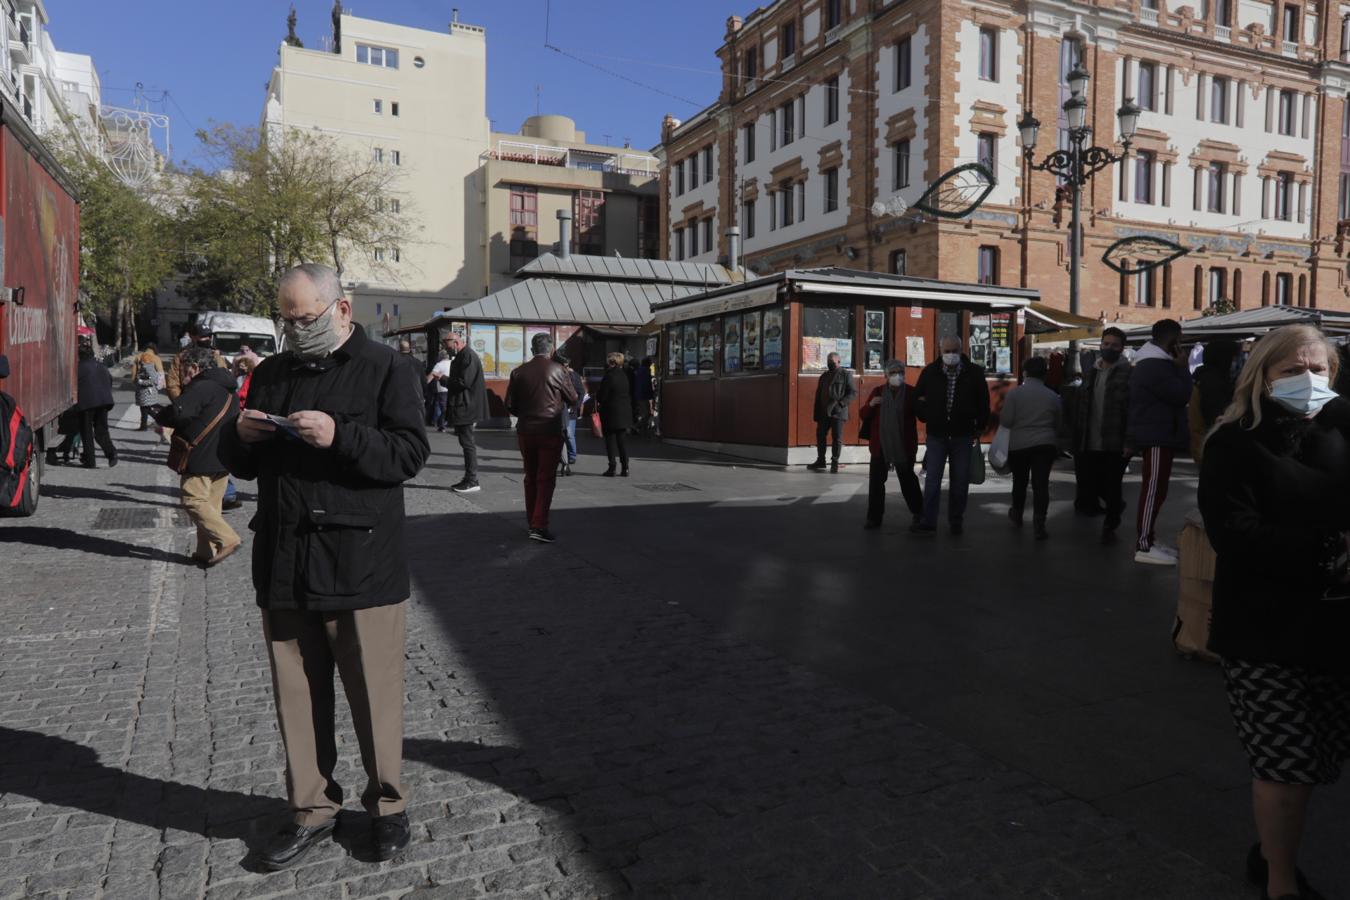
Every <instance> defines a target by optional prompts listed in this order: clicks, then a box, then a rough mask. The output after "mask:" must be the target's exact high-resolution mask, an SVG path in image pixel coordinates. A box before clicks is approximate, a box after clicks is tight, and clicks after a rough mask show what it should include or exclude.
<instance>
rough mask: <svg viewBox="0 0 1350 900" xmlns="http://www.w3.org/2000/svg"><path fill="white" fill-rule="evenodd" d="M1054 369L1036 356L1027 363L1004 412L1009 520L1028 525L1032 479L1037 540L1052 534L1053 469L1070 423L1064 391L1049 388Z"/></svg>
mask: <svg viewBox="0 0 1350 900" xmlns="http://www.w3.org/2000/svg"><path fill="white" fill-rule="evenodd" d="M1047 369H1048V366H1047V365H1046V362H1045V359H1044V358H1042V357H1039V356H1033V357H1032V358H1031V359H1029V360H1027V361H1026V364H1025V365H1023V366H1022V375H1023V377H1024V381H1023V383H1022V384H1021V385H1019V386H1018V387H1015V388H1013V389H1012V390H1011V391H1009V392H1008V396H1007V397H1005V398H1004V400H1003V411H1002V412H1001V413H999V430H1000V431H1002V430H1004V429H1007V432H1008V434H1007V440H1008V461H1007V465H1008V468H1009V469H1011V470H1012V476H1013V489H1012V506H1011V507H1010V508H1009V509H1008V518H1009V519H1011V520H1012V523H1013V525H1015V526H1017V527H1018V528H1021V527H1022V516H1023V509H1024V508H1025V507H1026V502H1027V482H1028V481H1030V482H1031V492H1032V501H1031V502H1032V512H1031V524H1032V527H1033V528H1034V529H1035V531H1036V540H1038V541H1043V540H1045V539H1046V538H1048V537H1049V536H1050V533H1049V532H1048V531H1047V530H1046V527H1045V519H1046V515H1047V513H1048V512H1049V509H1050V469H1051V468H1052V467H1053V466H1054V464H1055V457H1056V456H1058V455H1059V447H1058V444H1057V443H1056V439H1057V438H1058V436H1059V428H1060V425H1061V424H1062V423H1063V421H1064V406H1063V404H1062V403H1061V402H1060V399H1059V394H1056V393H1055V392H1054V391H1052V390H1050V388H1048V387H1046V386H1045V374H1046V371H1047Z"/></svg>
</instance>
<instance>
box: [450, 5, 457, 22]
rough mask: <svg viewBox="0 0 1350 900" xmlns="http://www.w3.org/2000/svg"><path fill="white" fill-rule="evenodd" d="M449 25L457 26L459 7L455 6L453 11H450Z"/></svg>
mask: <svg viewBox="0 0 1350 900" xmlns="http://www.w3.org/2000/svg"><path fill="white" fill-rule="evenodd" d="M450 24H451V25H458V24H459V7H458V6H456V7H455V8H454V9H452V10H450Z"/></svg>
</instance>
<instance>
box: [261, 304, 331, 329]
mask: <svg viewBox="0 0 1350 900" xmlns="http://www.w3.org/2000/svg"><path fill="white" fill-rule="evenodd" d="M341 299H342V298H341V297H338V298H337V300H334V301H333V302H332V303H330V304H328V305H327V306H325V307H324V308H323V311H322V312H319V313H316V314H315V315H312V316H305V317H304V318H303V319H288V318H286V317H285V316H277V318H278V319H279V320H280V321H281V324H283V325H290V326H293V327H295V328H308V327H309V326H311V325H313V324H314V323H315V322H317V321H319V320H320V319H322V318H323V317H324V316H326V315H328V311H329V310H331V309H332V308H333V307H335V306H337V304H338V300H341Z"/></svg>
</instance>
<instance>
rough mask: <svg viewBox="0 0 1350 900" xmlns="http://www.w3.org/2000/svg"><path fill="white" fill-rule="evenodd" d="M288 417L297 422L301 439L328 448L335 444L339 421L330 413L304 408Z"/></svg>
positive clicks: (320, 447)
mask: <svg viewBox="0 0 1350 900" xmlns="http://www.w3.org/2000/svg"><path fill="white" fill-rule="evenodd" d="M286 418H287V419H289V420H290V421H291V422H293V423H294V424H295V430H296V431H297V432H298V433H299V434H300V439H301V440H302V441H304V442H305V443H306V444H309V445H310V446H311V447H318V448H319V449H320V450H327V449H328V448H329V447H331V446H333V434H334V432H335V431H336V430H337V423H336V422H334V421H333V417H332V416H330V415H329V414H328V413H325V412H318V411H317V410H313V409H302V410H301V411H300V412H293V413H291V414H290V415H289V416H287V417H286Z"/></svg>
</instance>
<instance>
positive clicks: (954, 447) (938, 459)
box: [910, 336, 989, 535]
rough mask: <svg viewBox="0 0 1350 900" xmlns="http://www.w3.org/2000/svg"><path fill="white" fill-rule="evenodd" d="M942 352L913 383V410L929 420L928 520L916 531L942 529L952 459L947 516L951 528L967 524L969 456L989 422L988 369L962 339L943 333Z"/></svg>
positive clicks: (955, 530) (926, 464)
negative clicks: (946, 470) (945, 470)
mask: <svg viewBox="0 0 1350 900" xmlns="http://www.w3.org/2000/svg"><path fill="white" fill-rule="evenodd" d="M941 349H942V356H941V358H939V359H937V360H934V361H933V362H932V363H930V364H928V365H927V366H925V367H924V370H923V371H922V372H921V373H919V383H918V384H917V385H915V387H914V412H915V414H916V415H917V416H918V418H919V421H920V422H923V423H924V424H925V425H926V426H927V431H928V440H927V444H926V446H925V449H924V460H923V471H924V485H923V521H922V522H920V523H918V524H916V525H914V526H913V527H911V528H910V531H912V532H914V533H915V534H932V533H933V532H934V531H936V530H937V518H938V511H939V508H940V506H941V503H942V469H943V467H944V466H946V465H947V460H949V459H950V460H951V488H950V491H949V493H950V494H951V496H950V497H949V498H948V508H947V522H948V524H949V525H950V526H951V529H952V534H958V535H959V534H961V532H962V531H963V530H964V527H965V525H964V520H965V515H966V498H967V497H968V496H969V493H970V457H971V453H972V452H973V448H974V446H975V442H976V441H978V440H979V439H980V435H982V434H984V429H985V427H986V426H987V425H988V424H989V385H988V384H987V383H986V382H985V380H984V369H982V368H980V367H979V366H977V365H975V364H974V363H972V362H971V361H970V359H969V358H968V357H967V356H965V355H964V354H963V353H962V352H961V339H960V338H958V337H952V336H948V337H945V338H943V339H942V348H941Z"/></svg>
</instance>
